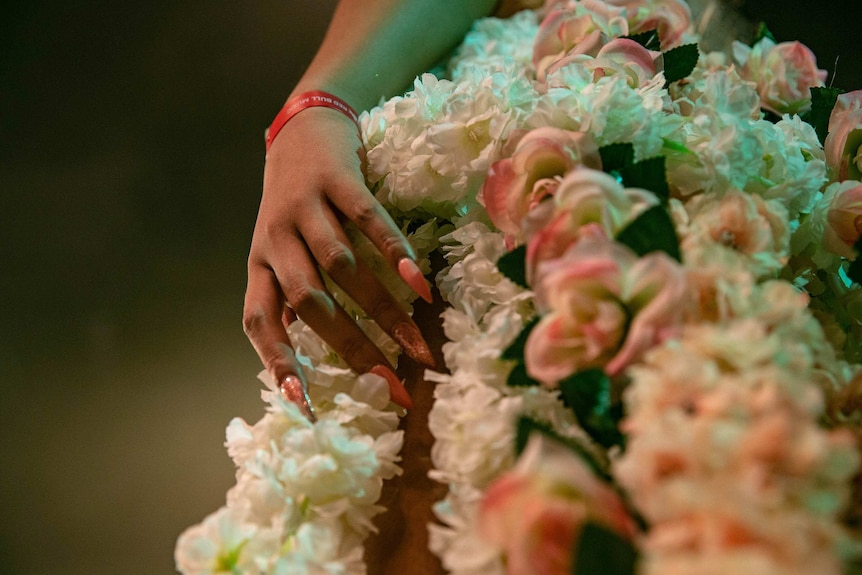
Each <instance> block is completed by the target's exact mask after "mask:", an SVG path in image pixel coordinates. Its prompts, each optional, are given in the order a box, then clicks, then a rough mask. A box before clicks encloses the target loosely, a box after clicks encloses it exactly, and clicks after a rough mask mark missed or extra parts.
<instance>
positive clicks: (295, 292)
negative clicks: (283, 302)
mask: <svg viewBox="0 0 862 575" xmlns="http://www.w3.org/2000/svg"><path fill="white" fill-rule="evenodd" d="M319 300H320V296H319V295H318V290H315V289H314V288H312V287H311V286H309V285H308V284H304V285H297V286H293V287H291V288H290V289H289V290H288V291H287V301H288V302H289V303H290V307H292V308H293V310H294V311H295V312H296V314H297V315H299V316H300V317H302V316H303V315H306V314H308V313H310V312H313V311H314V310H315V309H317V308H318V307H319V305H318V304H319Z"/></svg>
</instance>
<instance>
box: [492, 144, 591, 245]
mask: <svg viewBox="0 0 862 575" xmlns="http://www.w3.org/2000/svg"><path fill="white" fill-rule="evenodd" d="M601 164H602V160H601V156H599V150H598V146H597V145H596V142H595V140H593V137H592V136H591V135H590V134H587V133H584V132H569V131H566V130H561V129H559V128H550V127H546V128H538V129H535V130H532V131H530V132H528V133H527V135H526V136H524V137H523V138H522V139H521V141H520V142H518V145H517V147H516V148H515V152H514V153H513V154H512V157H511V158H507V159H505V160H500V161H498V162H495V163H494V164H493V165H492V166H491V168H490V169H489V170H488V177H487V178H486V179H485V184H484V186H483V188H482V191H481V194H480V197H479V201H480V202H482V203H483V204H484V205H485V209H486V210H487V211H488V217H490V218H491V221H492V222H494V225H495V226H497V228H498V229H500V230H501V231H504V232H506V233H507V234H509V235H510V236H512V237H515V236H520V235H521V222H522V220H523V219H524V216H526V215H527V212H529V211H530V210H532V209H533V208H535V207H536V206H537V205H538V204H539V202H541V201H542V200H543V199H545V198H547V197H548V196H552V195H553V194H554V192H555V190H556V189H557V186H558V185H559V179H560V177H562V176H563V175H564V174H566V173H567V172H569V171H570V170H572V169H574V168H575V167H576V166H579V165H585V166H589V167H594V168H599V169H600V168H601Z"/></svg>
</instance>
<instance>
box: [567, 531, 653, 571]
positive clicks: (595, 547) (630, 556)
mask: <svg viewBox="0 0 862 575" xmlns="http://www.w3.org/2000/svg"><path fill="white" fill-rule="evenodd" d="M637 560H638V553H637V550H636V549H635V547H634V545H633V544H632V542H631V541H629V540H627V539H624V538H623V537H622V536H620V535H619V534H617V533H616V532H615V531H612V530H611V529H609V528H607V527H605V526H604V525H600V524H598V523H594V522H592V521H589V522H587V523H586V524H585V525H584V526H583V528H581V536H580V537H579V538H578V542H577V544H576V546H575V565H574V570H573V571H572V573H573V575H594V574H595V573H601V574H602V575H634V572H635V565H636V564H637Z"/></svg>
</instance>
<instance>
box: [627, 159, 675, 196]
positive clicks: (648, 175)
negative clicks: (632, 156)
mask: <svg viewBox="0 0 862 575" xmlns="http://www.w3.org/2000/svg"><path fill="white" fill-rule="evenodd" d="M620 175H621V176H622V178H623V185H625V186H626V187H627V188H643V189H644V190H649V191H651V192H652V193H654V194H655V195H656V196H658V198H659V200H660V201H661V203H662V204H667V201H668V198H670V188H669V187H668V185H667V170H666V169H665V157H664V156H656V157H654V158H649V159H646V160H641V161H640V162H635V163H634V164H630V165H628V166H626V167H624V168H622V169H621V170H620Z"/></svg>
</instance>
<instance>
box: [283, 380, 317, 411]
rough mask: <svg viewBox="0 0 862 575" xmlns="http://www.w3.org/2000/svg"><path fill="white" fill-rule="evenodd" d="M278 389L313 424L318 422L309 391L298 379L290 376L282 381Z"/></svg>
mask: <svg viewBox="0 0 862 575" xmlns="http://www.w3.org/2000/svg"><path fill="white" fill-rule="evenodd" d="M278 387H279V389H280V390H281V393H282V395H284V397H285V398H286V399H287V400H288V401H291V402H293V403H295V404H296V405H298V406H299V410H300V411H301V412H302V413H303V415H305V417H307V418H308V420H309V421H311V423H314V422H316V421H317V417H316V416H315V415H314V407H312V406H311V398H309V397H308V391H307V390H306V388H305V386H304V385H303V384H302V381H300V379H299V378H298V377H296V376H295V375H288V376H287V377H285V378H284V379H283V380H282V381H281V384H280V385H279V386H278Z"/></svg>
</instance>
